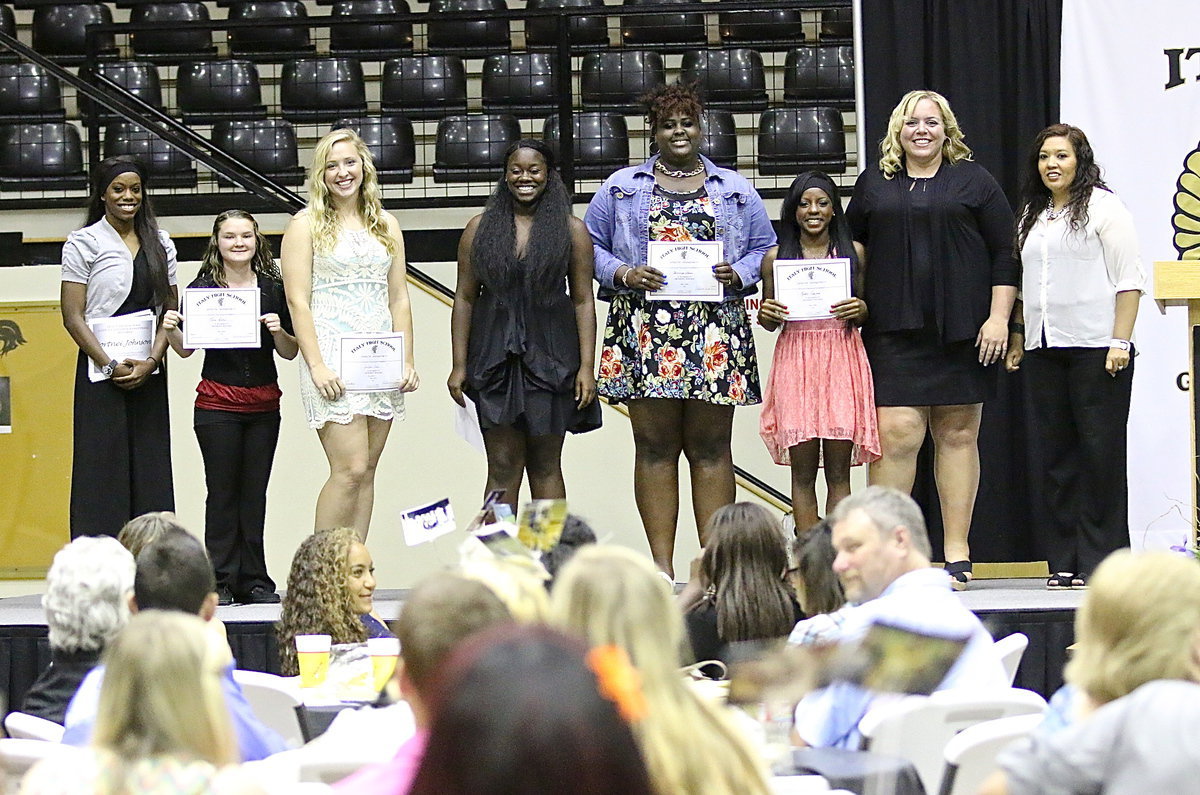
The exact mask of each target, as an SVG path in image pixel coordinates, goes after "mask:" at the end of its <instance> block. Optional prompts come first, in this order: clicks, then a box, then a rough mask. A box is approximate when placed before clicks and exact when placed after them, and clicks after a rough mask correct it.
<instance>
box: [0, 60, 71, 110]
mask: <svg viewBox="0 0 1200 795" xmlns="http://www.w3.org/2000/svg"><path fill="white" fill-rule="evenodd" d="M66 117H67V111H66V108H64V107H63V98H62V86H60V85H59V82H58V78H57V77H55V76H54V75H52V74H50V73H49V72H47V71H46V70H45V69H43V68H42V67H41V66H39V65H38V64H35V63H12V62H6V63H0V124H12V123H15V122H21V121H31V120H34V119H40V120H44V121H58V120H62V119H65V118H66Z"/></svg>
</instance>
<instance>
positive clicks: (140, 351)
mask: <svg viewBox="0 0 1200 795" xmlns="http://www.w3.org/2000/svg"><path fill="white" fill-rule="evenodd" d="M87 324H88V328H90V329H91V330H92V333H93V334H95V335H96V341H97V342H99V343H100V347H101V348H103V349H104V354H105V355H106V356H107V357H108V358H109V360H110V361H111V360H112V359H116V360H117V361H118V362H123V361H125V360H126V359H148V358H150V349H151V347H152V346H153V345H154V332H155V330H156V329H157V327H158V318H156V317H155V315H154V313H153V312H151V311H150V310H149V309H145V310H142V311H141V312H134V313H133V314H131V315H117V316H116V317H97V318H92V319H91V320H89V321H88V322H87ZM154 372H156V373H157V372H158V368H157V367H156V368H154ZM88 380H89V381H91V382H93V383H97V382H99V381H107V380H108V379H107V378H105V377H104V373H103V372H101V370H100V368H99V367H97V366H96V363H95V362H94V361H92V360H91V358H90V357H89V358H88Z"/></svg>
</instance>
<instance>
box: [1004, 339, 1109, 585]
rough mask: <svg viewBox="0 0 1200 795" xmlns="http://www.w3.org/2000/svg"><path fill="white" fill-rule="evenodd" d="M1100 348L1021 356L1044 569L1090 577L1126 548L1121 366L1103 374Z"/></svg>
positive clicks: (1104, 350) (1104, 353)
mask: <svg viewBox="0 0 1200 795" xmlns="http://www.w3.org/2000/svg"><path fill="white" fill-rule="evenodd" d="M1107 356H1108V349H1107V348H1039V349H1036V350H1032V351H1027V352H1026V353H1025V360H1024V362H1023V364H1022V366H1021V369H1022V370H1023V371H1024V372H1025V378H1026V383H1027V384H1028V387H1029V401H1028V403H1029V406H1030V407H1031V413H1032V417H1033V428H1034V430H1035V433H1036V434H1037V436H1036V439H1037V441H1036V443H1035V444H1036V447H1037V451H1038V453H1039V455H1038V456H1037V458H1038V460H1039V462H1040V467H1039V469H1040V471H1038V472H1036V473H1034V474H1035V475H1036V476H1038V477H1039V479H1040V483H1041V485H1042V492H1043V495H1044V500H1043V502H1044V506H1043V510H1044V511H1045V513H1044V516H1045V518H1046V520H1047V521H1046V527H1047V528H1048V531H1049V537H1048V538H1047V539H1046V558H1047V561H1048V562H1049V564H1050V571H1051V572H1052V573H1053V572H1059V571H1064V572H1071V573H1082V574H1091V573H1092V572H1093V571H1094V570H1095V568H1096V566H1098V565H1099V564H1100V561H1101V560H1103V559H1104V558H1105V556H1107V555H1108V554H1109V553H1110V552H1112V551H1114V550H1116V549H1120V548H1121V547H1127V546H1129V493H1128V491H1129V490H1128V483H1127V482H1126V471H1125V460H1126V426H1127V425H1128V421H1129V394H1130V389H1131V387H1132V385H1133V359H1132V358H1131V359H1130V360H1129V367H1127V368H1126V369H1124V370H1121V371H1119V372H1118V373H1117V374H1116V375H1115V376H1111V375H1109V374H1108V372H1107V371H1106V370H1105V369H1104V361H1105V358H1106V357H1107Z"/></svg>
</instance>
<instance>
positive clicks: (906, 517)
mask: <svg viewBox="0 0 1200 795" xmlns="http://www.w3.org/2000/svg"><path fill="white" fill-rule="evenodd" d="M830 521H831V522H832V523H833V546H834V549H835V550H837V557H836V558H835V559H834V564H833V568H834V571H836V572H837V574H838V577H839V578H841V581H842V587H843V588H845V590H846V598H847V599H848V600H849V601H851V602H854V603H855V604H856V605H857V607H855V608H853V609H851V610H848V611H846V614H845V622H844V624H843V625H842V628H841V631H840V632H839V633H837V635H836V636H834V637H831V640H837V641H850V640H857V639H858V638H860V637H862V636H863V635H864V634H865V633H866V631H867V630H868V629H869V628H870V626H871V625H872V624H874V623H876V622H882V623H887V624H890V625H892V626H897V627H901V628H903V629H909V630H912V631H915V632H919V633H921V634H925V635H932V636H936V637H946V638H964V637H965V638H967V639H968V640H967V644H966V647H965V648H964V649H963V651H962V654H961V655H960V656H959V658H958V660H957V661H956V662H955V663H954V665H953V666H952V667H951V669H950V671H949V673H947V674H946V676H945V678H944V679H943V680H942V682H941V683H940V684H939V686H938V688H937V689H938V690H944V689H948V688H952V687H975V688H986V687H1008V677H1007V676H1006V675H1005V673H1004V669H1003V668H1002V666H1001V665H1000V660H999V658H998V657H997V656H996V654H995V653H994V652H993V651H992V637H991V635H989V634H988V631H987V630H986V629H984V627H983V624H981V623H980V622H979V619H978V618H976V616H975V614H974V613H972V612H971V611H970V610H968V609H967V608H966V607H964V606H963V604H962V602H961V601H959V599H958V598H957V597H956V596H955V595H954V592H953V590H952V589H951V585H950V575H948V574H947V573H946V572H945V571H939V570H937V569H933V568H930V562H929V556H930V547H929V537H928V535H927V534H926V530H925V518H924V517H923V516H922V515H921V509H920V507H919V506H918V505H917V503H916V502H914V501H913V499H912V498H911V497H909V496H908V495H907V494H904V493H903V492H901V491H898V490H896V489H892V488H888V487H885V486H869V487H867V488H866V489H864V490H863V491H860V492H857V493H854V494H851V495H850V496H849V497H847V498H846V499H844V500H842V501H841V502H840V503H838V506H837V508H836V509H835V510H834V512H833V516H832V517H831V519H830ZM874 697H875V694H873V693H871V692H870V691H867V690H864V689H862V688H860V687H857V686H853V685H849V684H844V683H841V684H835V685H832V686H830V687H828V688H824V689H822V690H818V691H815V692H813V693H810V694H809V695H807V696H805V697H804V699H802V700H801V701H800V704H799V705H798V706H797V708H796V726H795V734H796V738H797V740H798V742H799V743H800V744H802V745H813V746H834V747H840V748H857V747H858V746H859V744H860V741H861V739H862V736H861V734H860V733H859V731H858V723H859V721H860V720H862V718H863V716H864V715H866V713H867V710H868V709H869V708H870V706H871V703H872V700H873V699H874Z"/></svg>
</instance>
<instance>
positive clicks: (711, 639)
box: [683, 599, 806, 673]
mask: <svg viewBox="0 0 1200 795" xmlns="http://www.w3.org/2000/svg"><path fill="white" fill-rule="evenodd" d="M792 618H793V621H792V623H793V624H795V623H796V622H797V621H802V620H804V619H805V618H806V616H805V615H804V611H803V610H801V609H800V604H799V603H798V602H796V601H795V600H793V601H792ZM683 620H684V624H685V625H686V626H687V633H688V640H689V641H690V642H691V645H692V654H693V655H694V657H693V660H692V662H701V661H703V660H720V661H721V662H724V663H728V662H729V661H730V660H729V655H728V644H727V643H726V642H725V640H724V639H723V638H722V637H721V635H720V633H719V632H718V631H717V606H716V605H715V604H714V603H713V602H712V601H711V600H707V599H706V600H705V601H704V602H701V603H700V604H699V605H697V606H696V607H694V608H693V609H691V610H689V611H688V612H687V613H685V614H684V616H683ZM790 629H791V628H790V627H789V631H790ZM787 634H788V633H786V632H785V633H784V634H783V635H781V636H780V637H786V636H787ZM762 640H775V638H762ZM705 673H709V672H707V671H706V672H705Z"/></svg>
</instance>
